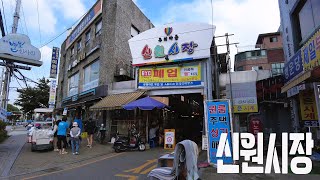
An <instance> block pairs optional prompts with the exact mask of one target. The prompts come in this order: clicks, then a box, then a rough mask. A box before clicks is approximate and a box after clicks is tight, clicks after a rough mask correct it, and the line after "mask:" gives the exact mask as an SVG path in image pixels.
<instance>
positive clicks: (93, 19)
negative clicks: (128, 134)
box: [56, 0, 154, 117]
mask: <svg viewBox="0 0 320 180" xmlns="http://www.w3.org/2000/svg"><path fill="white" fill-rule="evenodd" d="M152 27H154V26H153V24H152V23H151V22H150V20H149V19H148V18H147V17H146V16H145V15H144V14H143V13H142V12H141V10H140V9H139V8H138V7H137V6H136V5H135V4H134V3H133V2H132V0H98V1H97V2H96V3H95V5H93V7H92V8H91V9H90V10H89V11H88V12H87V13H86V15H85V16H84V17H83V18H82V20H81V21H80V22H79V23H78V24H77V25H76V26H75V28H73V29H72V31H71V33H70V35H69V36H68V37H67V39H66V40H65V41H64V43H63V44H62V46H61V60H60V66H59V76H58V88H57V104H56V109H58V110H59V109H60V112H62V109H64V108H67V109H68V117H74V116H75V115H76V114H79V115H80V113H81V114H82V116H83V117H85V116H87V115H88V112H89V111H88V109H89V107H90V106H92V105H93V104H94V103H95V102H97V101H99V100H101V99H102V97H104V96H106V95H107V93H108V86H110V85H111V84H112V83H113V82H118V81H123V80H130V79H131V80H132V79H134V71H133V69H132V67H131V60H132V59H131V53H130V50H129V44H128V40H129V39H130V38H132V37H133V36H135V35H137V34H139V33H140V32H143V31H145V30H148V29H150V28H152Z"/></svg>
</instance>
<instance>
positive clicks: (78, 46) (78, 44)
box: [77, 39, 81, 51]
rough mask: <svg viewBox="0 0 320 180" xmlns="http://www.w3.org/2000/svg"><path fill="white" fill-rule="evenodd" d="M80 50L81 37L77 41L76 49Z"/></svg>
mask: <svg viewBox="0 0 320 180" xmlns="http://www.w3.org/2000/svg"><path fill="white" fill-rule="evenodd" d="M80 50H81V39H80V40H79V41H78V42H77V51H80Z"/></svg>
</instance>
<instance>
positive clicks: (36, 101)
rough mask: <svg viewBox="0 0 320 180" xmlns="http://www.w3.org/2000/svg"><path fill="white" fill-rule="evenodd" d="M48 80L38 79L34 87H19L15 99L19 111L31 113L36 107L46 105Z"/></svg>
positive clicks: (48, 89)
mask: <svg viewBox="0 0 320 180" xmlns="http://www.w3.org/2000/svg"><path fill="white" fill-rule="evenodd" d="M49 82H50V81H49V80H48V79H45V78H44V77H43V78H42V79H39V81H38V84H37V86H36V87H27V88H24V89H20V90H19V91H18V92H19V97H18V99H17V100H16V101H15V103H14V104H15V105H17V106H20V107H21V111H23V112H24V113H33V110H34V109H36V108H45V107H48V101H49V91H50V87H49V85H48V84H49Z"/></svg>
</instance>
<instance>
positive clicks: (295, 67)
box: [283, 50, 303, 83]
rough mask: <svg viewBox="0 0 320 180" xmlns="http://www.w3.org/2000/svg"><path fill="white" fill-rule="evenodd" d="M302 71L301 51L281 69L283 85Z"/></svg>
mask: <svg viewBox="0 0 320 180" xmlns="http://www.w3.org/2000/svg"><path fill="white" fill-rule="evenodd" d="M302 71H303V65H302V57H301V50H299V51H298V52H297V53H296V54H295V55H294V56H293V57H292V58H291V59H290V61H288V62H287V63H286V64H285V65H284V68H283V72H284V81H285V83H286V82H288V81H290V80H291V79H293V78H294V77H296V76H297V75H298V74H300V73H301V72H302Z"/></svg>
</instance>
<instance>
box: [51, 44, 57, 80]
mask: <svg viewBox="0 0 320 180" xmlns="http://www.w3.org/2000/svg"><path fill="white" fill-rule="evenodd" d="M58 61H59V48H57V47H53V48H52V58H51V68H50V78H54V79H55V78H57V72H58Z"/></svg>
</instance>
